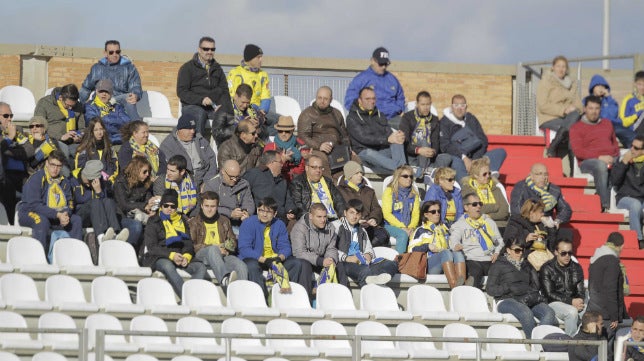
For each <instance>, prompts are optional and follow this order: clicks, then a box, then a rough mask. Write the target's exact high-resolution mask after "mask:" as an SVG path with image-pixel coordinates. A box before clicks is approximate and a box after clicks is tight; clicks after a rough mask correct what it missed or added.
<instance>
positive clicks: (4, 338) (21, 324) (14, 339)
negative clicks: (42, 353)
mask: <svg viewBox="0 0 644 361" xmlns="http://www.w3.org/2000/svg"><path fill="white" fill-rule="evenodd" d="M0 328H27V321H25V319H24V317H22V316H21V315H20V314H18V313H15V312H11V311H0ZM0 348H2V349H5V350H9V349H11V350H13V349H15V350H18V349H20V350H42V349H43V344H42V342H40V341H36V340H34V339H32V338H31V336H29V333H27V332H0Z"/></svg>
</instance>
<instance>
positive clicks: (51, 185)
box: [44, 169, 67, 211]
mask: <svg viewBox="0 0 644 361" xmlns="http://www.w3.org/2000/svg"><path fill="white" fill-rule="evenodd" d="M62 180H63V177H62V176H58V177H57V178H53V177H52V176H51V175H49V172H47V169H45V179H44V183H46V187H47V207H49V208H51V209H55V210H56V211H62V210H64V209H65V208H67V197H65V192H63V189H62V188H61V187H60V182H62Z"/></svg>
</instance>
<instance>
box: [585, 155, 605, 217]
mask: <svg viewBox="0 0 644 361" xmlns="http://www.w3.org/2000/svg"><path fill="white" fill-rule="evenodd" d="M579 169H580V170H581V172H582V173H590V174H592V175H593V179H594V180H595V191H596V192H597V194H598V195H599V200H600V201H601V203H602V208H604V209H608V208H610V182H609V180H608V165H607V164H606V162H604V161H601V160H599V159H596V158H593V159H586V160H584V161H583V162H581V164H579Z"/></svg>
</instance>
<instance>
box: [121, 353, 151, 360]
mask: <svg viewBox="0 0 644 361" xmlns="http://www.w3.org/2000/svg"><path fill="white" fill-rule="evenodd" d="M125 361H159V359H157V358H156V357H154V356H150V355H146V354H142V353H135V354H132V355H129V356H128V357H126V358H125Z"/></svg>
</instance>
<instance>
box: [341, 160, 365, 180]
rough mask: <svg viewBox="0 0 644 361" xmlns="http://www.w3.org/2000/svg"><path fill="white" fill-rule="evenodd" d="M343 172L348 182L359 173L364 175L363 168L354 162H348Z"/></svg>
mask: <svg viewBox="0 0 644 361" xmlns="http://www.w3.org/2000/svg"><path fill="white" fill-rule="evenodd" d="M343 171H344V179H347V180H348V179H350V178H351V177H353V176H354V175H356V174H357V173H358V172H361V173H364V170H363V169H362V166H361V165H360V164H358V162H354V161H352V160H350V161H348V162H347V164H345V165H344V168H343Z"/></svg>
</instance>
